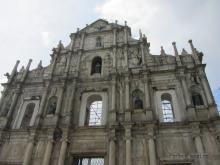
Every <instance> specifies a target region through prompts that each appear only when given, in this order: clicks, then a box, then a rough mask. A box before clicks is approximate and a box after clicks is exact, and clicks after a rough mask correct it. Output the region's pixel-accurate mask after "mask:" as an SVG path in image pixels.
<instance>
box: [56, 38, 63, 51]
mask: <svg viewBox="0 0 220 165" xmlns="http://www.w3.org/2000/svg"><path fill="white" fill-rule="evenodd" d="M57 48H58V49H59V50H61V49H63V48H64V46H63V43H62V41H61V40H60V41H59V43H58V45H57Z"/></svg>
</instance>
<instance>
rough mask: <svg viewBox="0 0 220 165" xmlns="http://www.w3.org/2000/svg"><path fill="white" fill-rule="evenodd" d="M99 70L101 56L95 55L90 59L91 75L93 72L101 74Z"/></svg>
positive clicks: (100, 67) (100, 69)
mask: <svg viewBox="0 0 220 165" xmlns="http://www.w3.org/2000/svg"><path fill="white" fill-rule="evenodd" d="M101 71H102V59H101V57H95V58H94V59H93V60H92V68H91V75H93V74H95V73H99V74H101Z"/></svg>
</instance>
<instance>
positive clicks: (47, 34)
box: [41, 32, 51, 46]
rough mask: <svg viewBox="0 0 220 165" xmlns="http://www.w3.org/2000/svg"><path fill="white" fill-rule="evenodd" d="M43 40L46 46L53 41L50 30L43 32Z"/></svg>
mask: <svg viewBox="0 0 220 165" xmlns="http://www.w3.org/2000/svg"><path fill="white" fill-rule="evenodd" d="M41 37H42V42H43V44H44V45H45V46H48V45H49V44H50V43H51V35H50V32H41Z"/></svg>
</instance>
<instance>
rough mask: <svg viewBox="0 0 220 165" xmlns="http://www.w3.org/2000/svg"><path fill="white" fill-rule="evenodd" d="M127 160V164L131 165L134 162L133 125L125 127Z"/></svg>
mask: <svg viewBox="0 0 220 165" xmlns="http://www.w3.org/2000/svg"><path fill="white" fill-rule="evenodd" d="M125 148H126V152H125V155H126V157H125V162H126V165H131V164H132V162H131V161H132V159H131V126H128V127H126V128H125Z"/></svg>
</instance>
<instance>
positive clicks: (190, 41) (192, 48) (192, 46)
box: [188, 40, 195, 54]
mask: <svg viewBox="0 0 220 165" xmlns="http://www.w3.org/2000/svg"><path fill="white" fill-rule="evenodd" d="M188 42H189V44H190V47H191V50H192V53H193V54H194V53H195V47H194V45H193V42H192V40H189V41H188Z"/></svg>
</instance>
